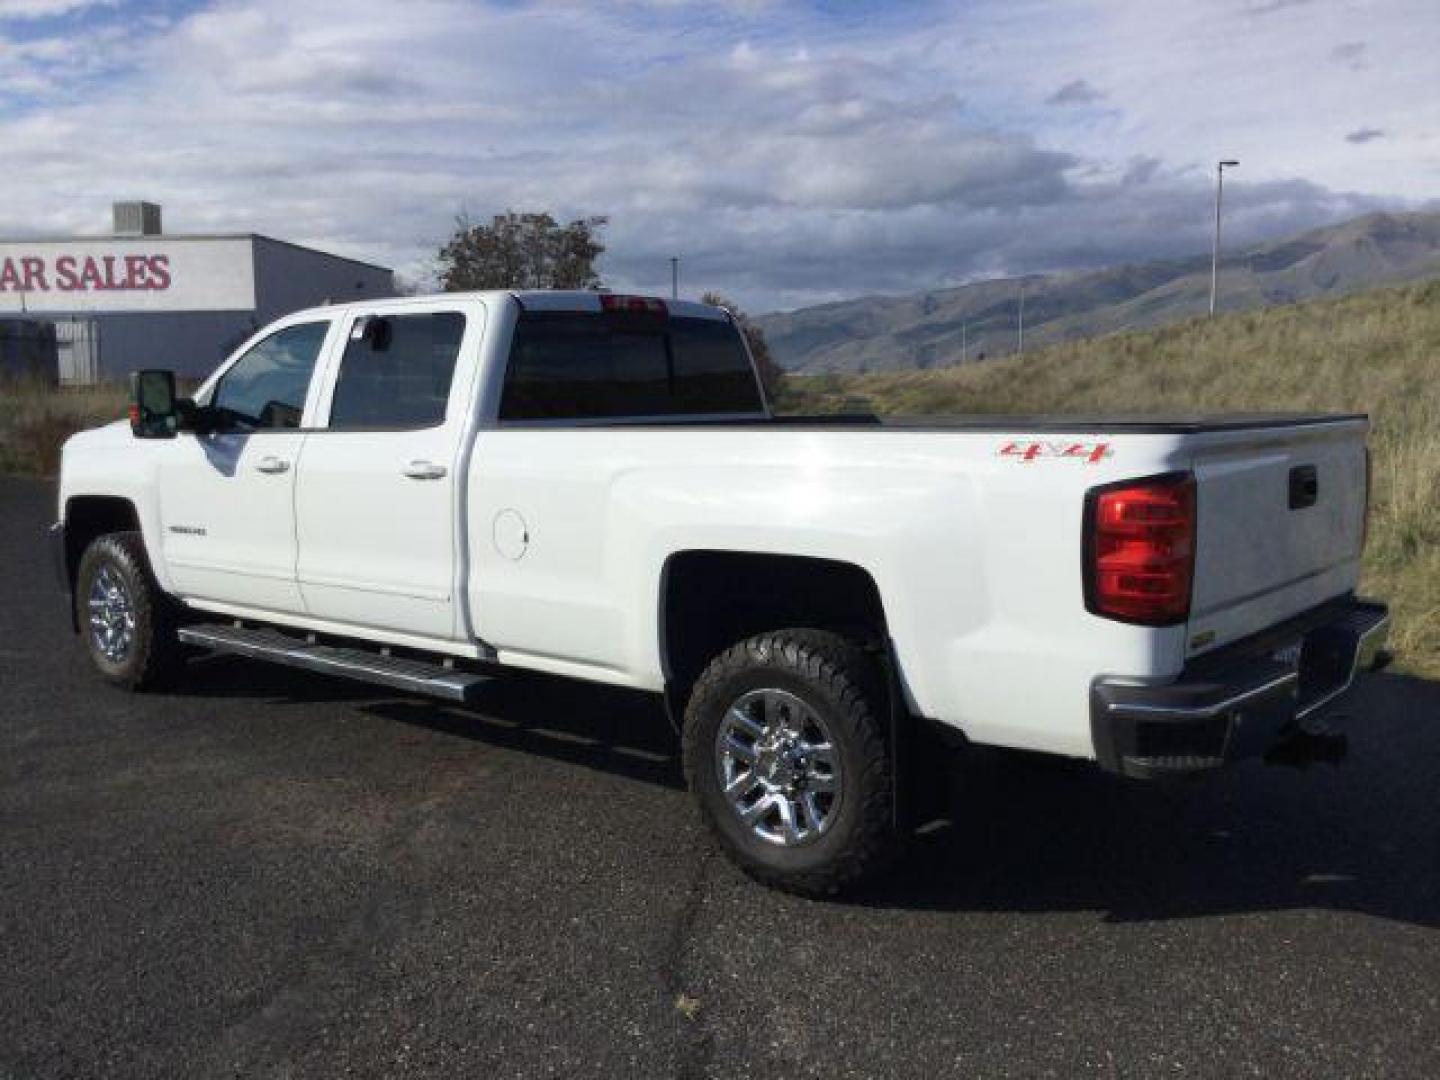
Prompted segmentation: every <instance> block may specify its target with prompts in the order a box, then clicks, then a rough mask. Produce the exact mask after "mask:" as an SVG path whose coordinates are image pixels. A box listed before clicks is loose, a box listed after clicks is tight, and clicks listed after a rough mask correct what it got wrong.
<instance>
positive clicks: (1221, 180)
mask: <svg viewBox="0 0 1440 1080" xmlns="http://www.w3.org/2000/svg"><path fill="white" fill-rule="evenodd" d="M1239 164H1240V162H1238V161H1217V162H1216V163H1215V244H1214V247H1213V248H1212V249H1211V252H1210V315H1211V317H1212V318H1213V317H1214V315H1215V294H1216V292H1217V290H1218V288H1219V285H1220V197H1221V195H1223V194H1224V191H1225V170H1226V169H1233V168H1235V166H1237V165H1239Z"/></svg>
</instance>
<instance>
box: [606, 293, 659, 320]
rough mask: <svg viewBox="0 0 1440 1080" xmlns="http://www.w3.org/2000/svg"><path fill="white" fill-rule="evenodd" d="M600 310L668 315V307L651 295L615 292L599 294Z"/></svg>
mask: <svg viewBox="0 0 1440 1080" xmlns="http://www.w3.org/2000/svg"><path fill="white" fill-rule="evenodd" d="M600 310H601V311H624V312H628V313H630V314H632V315H668V314H669V308H667V307H666V306H665V301H664V300H657V299H655V297H653V296H619V295H617V294H615V293H601V294H600Z"/></svg>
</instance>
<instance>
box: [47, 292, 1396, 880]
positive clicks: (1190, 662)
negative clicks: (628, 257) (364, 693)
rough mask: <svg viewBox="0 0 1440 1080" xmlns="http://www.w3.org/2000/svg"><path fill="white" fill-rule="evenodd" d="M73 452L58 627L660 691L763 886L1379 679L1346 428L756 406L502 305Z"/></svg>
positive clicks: (353, 321)
mask: <svg viewBox="0 0 1440 1080" xmlns="http://www.w3.org/2000/svg"><path fill="white" fill-rule="evenodd" d="M133 385H134V391H135V392H134V398H135V402H134V405H133V407H132V410H131V416H130V420H129V422H125V421H121V422H118V423H115V424H112V425H110V426H108V427H104V428H100V429H98V430H92V431H87V432H82V433H80V434H78V435H76V436H75V437H73V438H72V439H70V441H69V442H68V443H67V444H66V446H65V448H64V455H63V467H62V474H61V479H60V495H59V521H58V523H57V524H56V525H55V526H54V530H53V532H54V546H55V552H56V556H57V560H56V561H57V567H58V570H59V573H60V577H61V581H62V583H63V585H64V588H65V589H66V590H67V591H68V592H69V594H70V596H71V600H72V603H71V611H72V614H73V620H74V625H75V628H76V630H77V631H78V632H79V635H80V637H81V640H82V641H83V643H84V646H85V648H86V650H87V651H88V654H89V656H90V659H91V660H92V661H93V663H94V666H95V667H96V668H97V669H98V671H99V673H100V674H101V675H102V676H104V677H105V678H107V679H109V680H111V681H112V682H114V683H116V684H119V685H120V686H123V687H126V688H130V689H136V690H139V689H145V688H148V687H151V686H155V685H159V684H161V683H162V682H163V681H164V680H165V679H168V678H175V677H189V678H196V679H200V678H203V667H196V666H194V665H188V668H189V670H188V672H187V670H186V669H187V663H186V657H187V655H188V654H192V653H193V652H194V651H195V650H196V649H204V650H212V651H218V652H222V653H234V654H240V655H243V656H249V657H255V658H258V659H262V660H269V661H274V662H278V663H283V664H291V665H296V666H300V667H304V668H309V669H312V670H316V671H323V672H329V673H332V674H338V675H345V676H349V677H353V678H357V679H364V680H369V681H372V682H376V683H381V684H385V685H387V686H390V687H394V688H399V689H403V690H408V691H414V692H417V693H425V694H431V695H435V696H438V697H441V698H446V699H450V700H456V701H465V700H468V699H469V698H471V697H472V696H473V695H474V694H475V692H476V689H477V687H479V686H481V685H482V684H483V683H484V682H485V681H486V680H489V679H493V678H497V677H503V675H504V673H505V672H506V670H507V669H512V668H523V669H529V670H532V671H541V672H550V673H553V674H556V675H561V676H568V677H572V678H576V679H584V680H591V681H593V682H597V683H609V684H614V685H617V686H625V687H633V688H637V689H639V690H643V691H650V692H653V693H655V694H656V695H662V696H663V699H664V702H665V704H666V706H667V708H668V709H669V712H670V715H671V716H672V718H673V720H674V722H675V724H676V726H677V728H678V729H679V730H680V733H681V737H682V738H681V741H682V748H683V749H682V757H683V762H684V768H685V773H686V776H687V779H688V781H689V783H690V785H691V787H692V790H693V792H694V794H695V796H696V798H697V800H698V803H699V806H700V809H701V812H702V815H703V817H704V818H705V819H706V820H707V821H708V823H709V824H710V826H711V827H712V828H713V829H714V830H715V832H716V834H717V835H718V836H719V838H720V839H721V841H722V843H723V845H724V847H725V848H726V849H727V850H728V851H729V852H730V853H731V854H732V856H733V857H735V858H736V860H737V861H738V862H739V863H740V864H741V865H742V866H743V867H744V868H745V869H746V870H748V871H749V872H750V873H752V874H753V875H755V876H757V877H758V878H760V879H762V880H764V881H766V882H769V883H772V884H775V885H779V886H781V887H785V888H788V889H792V890H796V891H800V892H805V893H810V894H824V893H829V892H833V891H835V890H837V889H840V888H842V887H844V886H847V885H848V884H850V883H852V882H854V881H856V880H858V879H859V878H861V877H863V876H865V875H867V874H869V873H872V872H873V871H875V870H876V869H878V868H879V867H881V866H883V865H884V864H885V862H886V861H887V859H888V858H889V856H890V855H891V854H892V853H893V852H894V850H895V849H896V847H897V842H898V841H899V840H900V839H902V838H903V836H904V834H905V832H906V831H907V830H908V829H909V828H910V827H911V826H912V825H913V824H914V823H915V821H916V820H918V819H919V818H920V817H923V816H924V809H925V807H926V804H927V798H928V796H930V795H932V794H933V793H934V790H935V786H936V784H937V783H939V781H938V780H937V779H936V777H935V774H934V770H933V769H932V768H931V766H932V765H933V763H934V762H935V760H937V756H938V755H936V754H935V753H933V752H932V748H933V747H934V746H936V745H938V744H937V741H936V740H937V739H943V740H944V741H946V742H948V743H950V744H953V745H955V746H959V747H962V748H963V747H965V746H967V745H975V744H978V745H989V746H996V747H1010V748H1018V749H1022V750H1028V751H1042V752H1046V753H1051V754H1059V755H1066V756H1070V757H1076V758H1087V759H1091V760H1093V761H1095V762H1096V763H1097V764H1098V765H1099V766H1100V767H1102V768H1104V769H1108V770H1111V771H1113V772H1116V773H1120V774H1124V775H1126V776H1132V777H1159V776H1182V775H1196V774H1204V773H1207V772H1210V771H1212V770H1215V769H1217V768H1219V767H1221V766H1222V765H1224V764H1226V763H1227V762H1230V761H1234V760H1237V759H1238V758H1241V757H1246V756H1251V755H1259V754H1263V753H1265V752H1267V751H1269V750H1272V749H1274V748H1275V747H1277V746H1281V745H1284V744H1285V743H1286V742H1287V741H1293V740H1297V739H1303V738H1304V737H1305V736H1306V733H1307V732H1309V734H1310V735H1312V736H1314V737H1316V738H1320V737H1322V736H1321V735H1319V734H1316V731H1317V725H1318V723H1319V722H1320V720H1321V718H1322V717H1324V716H1325V715H1326V714H1327V713H1333V712H1334V710H1335V709H1336V708H1337V706H1339V704H1340V702H1341V699H1342V697H1343V695H1344V694H1345V692H1346V691H1347V690H1349V689H1350V687H1351V686H1352V684H1353V682H1354V681H1355V679H1356V677H1357V676H1358V675H1359V674H1360V673H1361V672H1364V671H1366V670H1369V669H1371V668H1373V667H1376V666H1378V665H1380V664H1383V662H1384V661H1385V659H1386V657H1387V654H1386V653H1385V651H1384V649H1383V643H1384V639H1385V634H1386V627H1387V614H1386V609H1385V607H1384V606H1383V605H1382V604H1380V603H1376V602H1373V601H1367V600H1361V599H1358V598H1357V597H1356V595H1355V590H1356V587H1357V583H1358V579H1359V574H1360V557H1361V551H1362V547H1363V545H1364V540H1365V529H1366V515H1367V501H1368V486H1369V485H1368V457H1367V450H1366V433H1367V421H1366V418H1365V417H1364V416H1358V415H1344V416H1314V415H1264V416H1220V417H1172V418H1157V417H1124V416H1119V417H995V416H986V417H970V418H960V419H954V420H946V421H933V422H932V421H913V422H893V423H892V422H881V421H879V420H876V419H875V418H873V417H831V418H809V419H807V418H794V417H783V416H778V415H775V414H774V413H772V411H771V408H770V406H769V404H768V403H767V398H766V391H765V388H764V386H763V385H762V383H761V380H760V379H759V378H758V377H757V374H756V371H755V368H754V365H753V363H752V360H751V357H750V354H749V352H748V349H747V346H746V342H745V339H744V336H743V335H742V334H741V333H740V331H739V330H738V328H737V326H736V324H735V322H734V320H733V319H732V318H731V316H730V315H729V314H728V313H727V312H726V311H724V310H723V309H720V308H716V307H710V306H707V305H703V304H698V303H692V302H687V301H679V300H659V299H654V298H648V297H631V296H619V295H614V294H611V293H605V292H486V293H476V294H449V295H443V296H436V297H429V298H406V299H396V300H389V301H364V302H359V303H351V304H340V305H334V306H328V307H321V308H316V309H313V310H308V311H302V312H298V313H296V314H293V315H290V316H288V317H286V318H284V319H281V320H280V321H278V322H276V323H274V324H273V325H271V326H268V327H266V328H265V329H263V330H261V331H260V332H259V333H257V334H256V335H255V336H254V337H253V338H251V339H250V340H249V341H247V342H245V343H244V344H243V345H242V346H241V347H240V348H239V349H238V350H237V351H236V352H235V353H234V355H232V356H231V357H230V358H229V359H227V360H226V361H225V362H224V363H222V364H221V365H220V367H219V368H218V370H216V371H215V373H214V374H213V375H212V376H210V378H209V379H208V380H206V381H205V382H204V383H203V384H202V385H201V386H200V387H199V389H198V390H197V391H196V392H195V393H194V395H193V397H191V398H185V399H177V398H176V397H175V384H174V378H173V376H172V375H171V374H170V373H168V372H164V371H147V372H140V373H137V374H136V375H135V376H134V377H133Z"/></svg>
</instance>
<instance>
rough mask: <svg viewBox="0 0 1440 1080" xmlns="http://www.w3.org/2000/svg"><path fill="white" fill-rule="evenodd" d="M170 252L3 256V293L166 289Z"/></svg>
mask: <svg viewBox="0 0 1440 1080" xmlns="http://www.w3.org/2000/svg"><path fill="white" fill-rule="evenodd" d="M171 281H172V276H171V272H170V256H168V255H101V256H99V257H98V258H97V257H95V256H85V257H84V258H83V260H82V259H81V257H79V256H76V255H61V256H59V257H58V258H55V259H45V258H42V257H41V256H39V255H19V256H13V257H6V258H0V293H47V292H51V291H58V292H165V291H166V290H167V289H169V288H170V284H171Z"/></svg>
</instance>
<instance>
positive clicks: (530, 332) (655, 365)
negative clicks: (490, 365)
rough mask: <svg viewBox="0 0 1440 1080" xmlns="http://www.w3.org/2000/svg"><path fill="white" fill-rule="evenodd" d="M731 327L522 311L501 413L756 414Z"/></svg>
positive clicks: (540, 416)
mask: <svg viewBox="0 0 1440 1080" xmlns="http://www.w3.org/2000/svg"><path fill="white" fill-rule="evenodd" d="M763 409H764V405H763V403H762V401H761V398H760V389H759V387H758V386H757V385H756V382H755V376H754V373H753V371H752V369H751V366H750V358H749V355H748V354H747V353H746V352H745V347H744V345H743V344H742V342H741V340H740V334H739V332H738V331H737V330H736V329H735V327H734V326H733V325H732V324H731V323H729V322H727V321H720V320H717V319H696V318H683V317H675V318H654V317H651V316H643V315H642V316H633V317H632V316H629V315H623V314H622V315H612V314H600V315H596V314H590V313H585V312H570V311H566V312H551V311H535V312H523V313H522V314H521V316H520V319H519V322H518V323H517V324H516V327H515V338H514V341H513V343H512V344H511V347H510V361H509V365H508V367H507V368H506V372H505V387H504V391H503V393H502V396H501V402H500V419H502V420H582V419H619V418H637V417H652V416H653V417H669V416H700V415H734V414H746V415H748V414H753V413H759V412H762V411H763Z"/></svg>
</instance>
